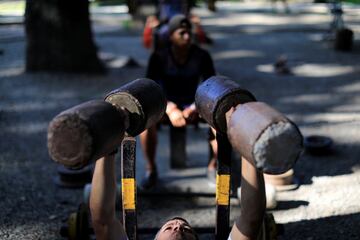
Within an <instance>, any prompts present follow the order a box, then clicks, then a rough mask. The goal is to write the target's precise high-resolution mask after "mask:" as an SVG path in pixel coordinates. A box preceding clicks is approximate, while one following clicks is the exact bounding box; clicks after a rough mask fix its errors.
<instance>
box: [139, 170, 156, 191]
mask: <svg viewBox="0 0 360 240" xmlns="http://www.w3.org/2000/svg"><path fill="white" fill-rule="evenodd" d="M157 181H158V174H157V172H156V171H153V172H146V174H145V177H144V178H143V179H142V181H141V188H142V189H144V190H150V189H152V188H154V187H155V185H156V183H157Z"/></svg>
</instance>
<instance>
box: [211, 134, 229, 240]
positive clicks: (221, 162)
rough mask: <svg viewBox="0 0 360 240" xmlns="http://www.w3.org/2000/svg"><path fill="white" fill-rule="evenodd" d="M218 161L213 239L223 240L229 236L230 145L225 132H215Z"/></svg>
mask: <svg viewBox="0 0 360 240" xmlns="http://www.w3.org/2000/svg"><path fill="white" fill-rule="evenodd" d="M216 141H217V143H218V163H217V176H216V227H215V239H216V240H225V239H227V238H228V236H229V225H230V223H229V221H230V220H229V217H230V174H231V152H232V147H231V145H230V142H229V140H228V138H227V136H226V135H225V134H221V133H219V132H217V133H216Z"/></svg>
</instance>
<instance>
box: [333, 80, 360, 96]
mask: <svg viewBox="0 0 360 240" xmlns="http://www.w3.org/2000/svg"><path fill="white" fill-rule="evenodd" d="M354 80H356V79H354ZM358 80H360V77H359V79H358ZM336 91H337V92H339V93H354V92H359V93H360V82H354V83H351V84H348V85H345V86H339V87H337V88H336Z"/></svg>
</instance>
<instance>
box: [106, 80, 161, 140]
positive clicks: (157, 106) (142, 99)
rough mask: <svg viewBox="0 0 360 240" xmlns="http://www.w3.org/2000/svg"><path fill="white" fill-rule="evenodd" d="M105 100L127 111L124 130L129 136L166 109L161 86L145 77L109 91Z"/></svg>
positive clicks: (147, 126) (149, 123) (157, 117)
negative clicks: (127, 117)
mask: <svg viewBox="0 0 360 240" xmlns="http://www.w3.org/2000/svg"><path fill="white" fill-rule="evenodd" d="M105 101H106V102H109V103H111V104H112V105H114V106H115V107H116V108H118V109H121V108H125V109H126V110H127V111H128V112H129V119H130V126H129V128H128V129H127V130H126V132H127V133H128V134H129V135H131V136H136V135H138V134H140V133H141V132H142V131H144V130H145V129H147V128H149V127H150V126H152V125H154V124H155V123H157V122H158V121H159V120H160V119H161V118H162V116H163V115H164V113H165V109H166V98H165V95H164V93H163V91H162V89H161V87H160V86H159V85H158V84H157V83H155V81H153V80H150V79H146V78H141V79H137V80H135V81H132V82H130V83H128V84H126V85H124V86H122V87H120V88H118V89H116V90H114V91H112V92H110V93H109V94H107V95H106V97H105Z"/></svg>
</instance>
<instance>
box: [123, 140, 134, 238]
mask: <svg viewBox="0 0 360 240" xmlns="http://www.w3.org/2000/svg"><path fill="white" fill-rule="evenodd" d="M135 160H136V139H135V138H134V137H129V136H127V137H125V138H124V140H123V142H122V144H121V176H122V177H121V194H122V201H123V224H124V228H125V231H126V234H127V236H128V238H129V240H136V239H137V234H136V232H137V215H136V180H135V167H136V165H135V164H136V163H135V162H136V161H135Z"/></svg>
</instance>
